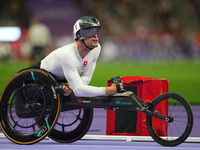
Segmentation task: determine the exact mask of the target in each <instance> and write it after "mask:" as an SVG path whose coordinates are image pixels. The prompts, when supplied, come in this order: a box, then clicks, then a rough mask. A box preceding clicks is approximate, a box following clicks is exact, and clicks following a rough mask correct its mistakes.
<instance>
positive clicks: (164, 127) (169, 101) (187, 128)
mask: <svg viewBox="0 0 200 150" xmlns="http://www.w3.org/2000/svg"><path fill="white" fill-rule="evenodd" d="M162 105H165V106H166V105H167V106H168V108H167V109H160V108H161V107H162ZM159 107H160V108H159ZM149 109H150V110H151V111H158V113H160V114H162V115H166V116H168V117H169V118H170V121H169V122H166V121H163V120H160V119H158V118H155V117H151V116H147V128H148V131H149V133H150V135H151V136H152V138H153V139H154V140H155V141H156V142H157V143H159V144H161V145H163V146H177V145H179V144H181V143H183V142H184V141H185V140H186V139H187V137H188V136H189V135H190V132H191V130H192V127H193V113H192V110H191V107H190V105H189V103H188V102H187V101H186V100H185V99H184V98H183V97H182V96H180V95H178V94H176V93H165V94H162V95H160V96H158V97H157V98H156V99H155V100H154V101H153V102H152V106H151V107H150V108H149Z"/></svg>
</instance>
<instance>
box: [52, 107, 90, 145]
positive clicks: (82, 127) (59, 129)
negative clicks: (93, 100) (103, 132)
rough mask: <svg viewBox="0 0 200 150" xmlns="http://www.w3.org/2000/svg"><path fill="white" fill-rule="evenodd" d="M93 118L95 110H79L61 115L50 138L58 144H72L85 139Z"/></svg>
mask: <svg viewBox="0 0 200 150" xmlns="http://www.w3.org/2000/svg"><path fill="white" fill-rule="evenodd" d="M92 118H93V109H77V110H69V111H64V112H61V113H60V116H59V118H58V121H57V124H56V125H55V127H54V129H53V131H52V132H51V133H50V134H49V137H50V138H51V139H53V140H55V141H57V142H62V143H70V142H74V141H76V140H79V139H80V138H81V137H83V136H84V135H85V134H86V133H87V131H88V129H89V127H90V125H91V123H92Z"/></svg>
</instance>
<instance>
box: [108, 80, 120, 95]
mask: <svg viewBox="0 0 200 150" xmlns="http://www.w3.org/2000/svg"><path fill="white" fill-rule="evenodd" d="M119 85H120V89H121V90H123V84H122V83H119ZM105 90H106V95H113V94H116V93H117V87H116V84H115V83H113V84H112V85H111V86H109V87H106V88H105Z"/></svg>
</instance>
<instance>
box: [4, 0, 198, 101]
mask: <svg viewBox="0 0 200 150" xmlns="http://www.w3.org/2000/svg"><path fill="white" fill-rule="evenodd" d="M85 15H90V16H94V17H96V18H98V19H99V21H100V23H101V27H102V28H101V29H102V30H101V41H100V43H101V45H102V53H101V56H100V58H99V63H98V64H97V68H96V71H95V73H94V77H93V79H92V82H91V84H93V85H97V86H105V85H106V81H107V79H109V78H110V77H112V76H115V75H121V76H128V75H132V76H133V75H142V76H151V77H155V78H167V79H169V83H170V91H172V90H173V91H174V92H178V93H180V94H183V95H184V96H185V97H186V98H188V99H189V100H190V101H191V103H194V104H199V103H200V96H199V94H198V93H199V89H200V79H199V77H200V61H199V59H200V0H181V1H180V0H135V1H133V0H99V1H93V0H0V27H1V28H3V29H5V27H18V29H20V31H19V32H17V34H18V38H16V39H14V40H13V39H12V37H13V34H14V32H13V31H6V33H5V32H1V30H0V82H1V84H0V88H1V89H0V91H1V90H2V89H3V87H4V86H5V84H6V82H8V80H9V78H11V77H12V75H13V73H14V72H16V71H18V70H20V69H22V68H23V67H27V66H29V65H30V64H32V63H34V62H36V61H38V60H40V59H42V58H43V57H45V56H46V55H47V54H48V53H50V52H51V51H53V50H55V49H56V48H58V47H60V46H63V45H66V44H68V43H71V42H73V39H72V29H73V25H74V23H75V22H76V21H77V20H78V19H79V18H80V17H82V16H85ZM9 32H11V37H8V38H5V37H6V35H9ZM13 61H14V63H13ZM105 70H106V72H107V73H106V75H105V73H104V74H103V72H105Z"/></svg>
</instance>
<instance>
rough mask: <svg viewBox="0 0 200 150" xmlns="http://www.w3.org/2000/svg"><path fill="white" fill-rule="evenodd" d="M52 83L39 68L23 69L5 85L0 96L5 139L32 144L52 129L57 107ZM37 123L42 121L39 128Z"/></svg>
mask: <svg viewBox="0 0 200 150" xmlns="http://www.w3.org/2000/svg"><path fill="white" fill-rule="evenodd" d="M55 84H56V82H55V80H54V79H53V78H52V77H51V76H50V75H49V74H48V73H47V72H45V71H43V70H40V69H27V70H23V71H21V72H19V73H17V74H15V75H14V76H13V77H12V79H11V80H10V81H9V82H8V83H7V85H6V86H5V88H4V89H3V92H2V93H1V97H0V104H1V108H0V112H1V120H0V127H1V129H2V132H3V133H4V134H5V136H6V137H7V138H8V139H9V140H11V141H12V142H14V143H17V144H33V143H36V142H39V141H40V140H42V139H43V138H45V137H46V136H47V135H48V134H49V133H50V132H51V131H52V130H53V127H54V126H55V124H56V121H57V119H58V116H59V113H60V106H61V102H60V97H59V95H58V94H57V93H56V91H55V89H54V86H55ZM43 120H45V121H43ZM38 122H40V123H41V122H43V124H42V125H41V127H38Z"/></svg>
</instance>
